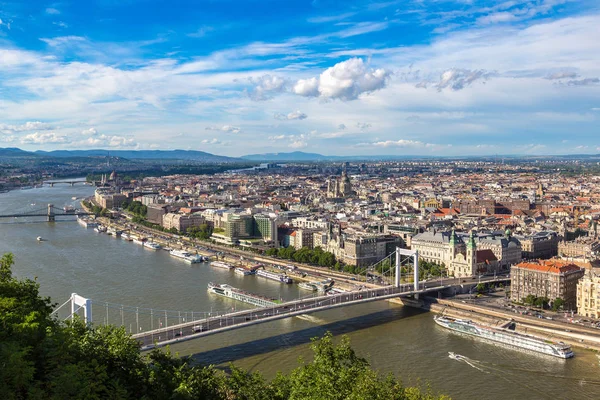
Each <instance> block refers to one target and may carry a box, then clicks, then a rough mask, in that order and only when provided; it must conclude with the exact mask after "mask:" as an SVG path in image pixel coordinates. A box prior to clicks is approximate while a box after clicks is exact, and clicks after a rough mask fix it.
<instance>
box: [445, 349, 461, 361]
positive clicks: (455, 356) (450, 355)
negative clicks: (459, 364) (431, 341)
mask: <svg viewBox="0 0 600 400" xmlns="http://www.w3.org/2000/svg"><path fill="white" fill-rule="evenodd" d="M448 357H450V358H451V359H453V360H458V361H461V360H464V359H465V356H461V355H460V354H456V353H453V352H451V351H449V352H448Z"/></svg>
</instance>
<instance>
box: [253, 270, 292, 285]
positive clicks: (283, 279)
mask: <svg viewBox="0 0 600 400" xmlns="http://www.w3.org/2000/svg"><path fill="white" fill-rule="evenodd" d="M256 275H258V276H262V277H263V278H267V279H271V280H273V281H278V282H281V283H292V282H293V280H292V278H290V277H289V276H287V275H285V274H277V273H275V272H270V271H267V270H265V269H259V270H257V271H256Z"/></svg>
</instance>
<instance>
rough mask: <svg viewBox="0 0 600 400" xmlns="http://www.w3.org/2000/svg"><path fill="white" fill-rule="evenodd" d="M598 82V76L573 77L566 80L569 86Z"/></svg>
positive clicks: (599, 80)
mask: <svg viewBox="0 0 600 400" xmlns="http://www.w3.org/2000/svg"><path fill="white" fill-rule="evenodd" d="M598 83H600V78H584V79H574V80H571V81H568V82H567V85H569V86H590V85H596V84H598Z"/></svg>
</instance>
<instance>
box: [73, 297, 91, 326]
mask: <svg viewBox="0 0 600 400" xmlns="http://www.w3.org/2000/svg"><path fill="white" fill-rule="evenodd" d="M77 306H79V308H83V318H84V319H85V322H86V323H87V324H91V323H92V301H91V300H90V299H86V298H85V297H81V296H80V295H78V294H77V293H71V319H73V315H75V312H76V311H77V310H78V309H79V308H75V307H77Z"/></svg>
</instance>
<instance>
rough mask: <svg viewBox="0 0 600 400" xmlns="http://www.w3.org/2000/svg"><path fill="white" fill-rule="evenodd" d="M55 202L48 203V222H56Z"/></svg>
mask: <svg viewBox="0 0 600 400" xmlns="http://www.w3.org/2000/svg"><path fill="white" fill-rule="evenodd" d="M55 220H56V219H55V217H54V204H48V222H54V221H55Z"/></svg>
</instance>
